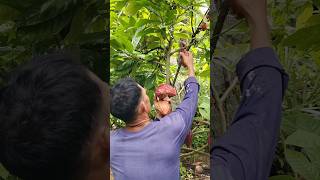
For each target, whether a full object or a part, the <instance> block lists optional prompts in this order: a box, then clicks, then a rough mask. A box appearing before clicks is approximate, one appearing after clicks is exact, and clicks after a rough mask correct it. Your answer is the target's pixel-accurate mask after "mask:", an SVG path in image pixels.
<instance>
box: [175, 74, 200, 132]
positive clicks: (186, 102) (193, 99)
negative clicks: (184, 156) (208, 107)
mask: <svg viewBox="0 0 320 180" xmlns="http://www.w3.org/2000/svg"><path fill="white" fill-rule="evenodd" d="M184 84H185V92H186V94H185V96H184V98H183V100H182V102H181V103H180V105H179V106H178V107H177V108H176V111H177V112H179V113H180V114H181V116H182V119H183V121H184V123H185V130H184V131H185V132H187V131H186V130H187V129H189V128H190V127H191V124H192V119H193V117H194V115H195V113H196V111H197V107H198V93H199V88H200V86H199V84H198V82H197V80H196V78H195V77H193V76H192V77H189V78H188V79H187V80H186V81H185V83H184Z"/></svg>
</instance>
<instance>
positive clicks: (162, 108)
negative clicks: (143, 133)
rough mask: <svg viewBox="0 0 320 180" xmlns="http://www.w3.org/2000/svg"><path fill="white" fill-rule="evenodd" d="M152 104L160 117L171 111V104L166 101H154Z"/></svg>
mask: <svg viewBox="0 0 320 180" xmlns="http://www.w3.org/2000/svg"><path fill="white" fill-rule="evenodd" d="M154 106H155V109H156V111H157V113H158V115H160V116H161V117H163V116H166V115H168V114H169V113H171V111H172V107H171V104H170V102H168V101H156V102H154Z"/></svg>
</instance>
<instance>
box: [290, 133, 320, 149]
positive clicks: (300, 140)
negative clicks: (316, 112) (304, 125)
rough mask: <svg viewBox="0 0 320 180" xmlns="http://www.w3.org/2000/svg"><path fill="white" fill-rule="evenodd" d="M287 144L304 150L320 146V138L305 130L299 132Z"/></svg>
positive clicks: (291, 136)
mask: <svg viewBox="0 0 320 180" xmlns="http://www.w3.org/2000/svg"><path fill="white" fill-rule="evenodd" d="M286 144H290V145H295V146H299V147H304V148H310V147H314V146H320V136H318V135H316V134H314V133H310V132H308V131H304V130H297V131H296V132H294V133H293V134H292V135H290V136H289V137H288V138H287V139H286Z"/></svg>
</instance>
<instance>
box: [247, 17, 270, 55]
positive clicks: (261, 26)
mask: <svg viewBox="0 0 320 180" xmlns="http://www.w3.org/2000/svg"><path fill="white" fill-rule="evenodd" d="M248 24H249V28H250V36H251V43H250V45H251V49H252V50H253V49H257V48H262V47H271V46H272V45H271V39H270V29H269V24H268V20H267V17H266V16H265V17H261V18H258V19H257V20H248Z"/></svg>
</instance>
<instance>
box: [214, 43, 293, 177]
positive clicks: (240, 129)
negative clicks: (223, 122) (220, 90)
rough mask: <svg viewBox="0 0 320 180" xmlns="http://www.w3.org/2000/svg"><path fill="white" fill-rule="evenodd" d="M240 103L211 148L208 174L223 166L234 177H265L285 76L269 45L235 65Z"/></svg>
mask: <svg viewBox="0 0 320 180" xmlns="http://www.w3.org/2000/svg"><path fill="white" fill-rule="evenodd" d="M237 75H238V78H239V80H240V83H241V84H240V86H241V94H242V98H241V103H240V106H239V108H238V110H237V112H236V114H235V117H234V120H233V121H232V124H231V126H230V128H229V129H228V131H227V132H226V134H225V135H224V136H223V137H221V138H218V139H217V141H216V142H215V144H214V145H213V148H212V149H211V163H212V169H211V171H212V172H211V175H212V177H213V179H219V177H217V176H219V175H218V171H216V169H218V168H219V167H224V168H226V169H227V170H228V172H230V174H231V175H232V177H233V178H234V179H237V180H257V179H261V180H267V178H268V176H269V172H270V168H271V165H272V161H273V157H274V153H275V149H276V145H277V139H278V134H279V129H280V122H281V110H282V107H281V106H282V99H283V96H284V91H285V89H286V88H287V83H288V76H287V74H286V73H285V72H284V70H283V68H282V66H281V65H280V63H279V61H278V58H277V56H276V54H275V52H274V51H273V49H271V48H259V49H255V50H252V51H250V52H249V53H248V54H246V55H245V56H244V58H242V59H241V60H240V62H239V63H238V65H237Z"/></svg>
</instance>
